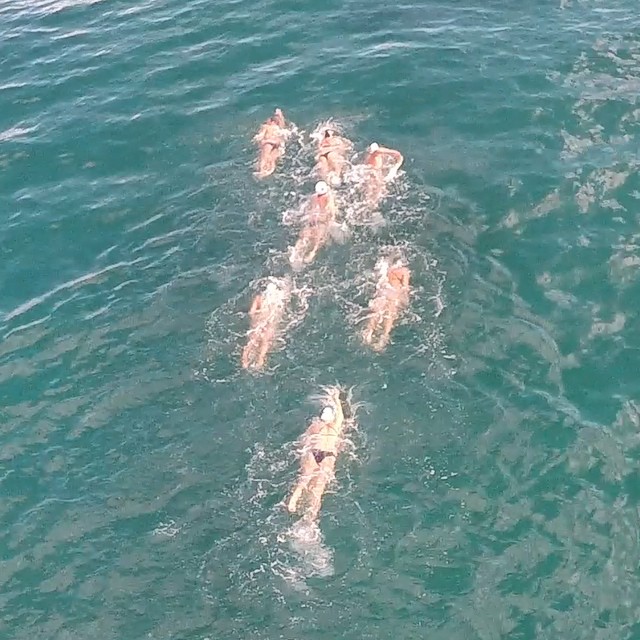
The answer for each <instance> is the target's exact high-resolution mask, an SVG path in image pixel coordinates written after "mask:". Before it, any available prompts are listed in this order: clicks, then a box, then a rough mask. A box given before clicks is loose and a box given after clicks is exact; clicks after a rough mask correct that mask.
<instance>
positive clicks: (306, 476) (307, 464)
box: [287, 453, 318, 513]
mask: <svg viewBox="0 0 640 640" xmlns="http://www.w3.org/2000/svg"><path fill="white" fill-rule="evenodd" d="M300 467H301V468H300V477H299V479H298V482H297V483H296V486H295V488H294V490H293V492H292V493H291V497H290V498H289V502H287V509H288V510H289V512H290V513H293V512H294V511H295V510H296V509H297V508H298V501H299V500H300V496H301V495H302V493H303V491H304V490H305V489H306V488H307V487H308V485H309V483H310V482H311V480H312V479H313V477H314V475H315V473H316V472H317V471H318V463H317V462H316V459H315V458H314V457H313V454H311V453H306V454H305V455H304V458H303V459H302V461H301V463H300Z"/></svg>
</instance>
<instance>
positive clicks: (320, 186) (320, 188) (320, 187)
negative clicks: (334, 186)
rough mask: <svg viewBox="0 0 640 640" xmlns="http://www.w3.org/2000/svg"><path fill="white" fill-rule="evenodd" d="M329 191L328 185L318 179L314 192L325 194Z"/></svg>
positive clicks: (320, 194)
mask: <svg viewBox="0 0 640 640" xmlns="http://www.w3.org/2000/svg"><path fill="white" fill-rule="evenodd" d="M327 193H329V186H328V185H327V183H326V182H325V181H324V180H320V182H316V194H317V195H319V196H325V195H327Z"/></svg>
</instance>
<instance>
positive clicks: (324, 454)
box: [311, 449, 336, 464]
mask: <svg viewBox="0 0 640 640" xmlns="http://www.w3.org/2000/svg"><path fill="white" fill-rule="evenodd" d="M311 455H312V456H313V457H314V459H315V461H316V463H317V464H321V463H322V461H323V460H324V459H325V458H328V457H329V456H334V457H335V455H336V454H335V453H333V451H320V449H314V450H313V451H312V452H311Z"/></svg>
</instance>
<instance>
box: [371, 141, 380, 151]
mask: <svg viewBox="0 0 640 640" xmlns="http://www.w3.org/2000/svg"><path fill="white" fill-rule="evenodd" d="M379 148H380V145H379V144H378V143H377V142H372V143H371V144H370V145H369V151H371V153H373V152H374V151H377V150H378V149H379Z"/></svg>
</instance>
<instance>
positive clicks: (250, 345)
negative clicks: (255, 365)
mask: <svg viewBox="0 0 640 640" xmlns="http://www.w3.org/2000/svg"><path fill="white" fill-rule="evenodd" d="M255 350H256V343H255V339H254V338H253V336H250V337H249V340H248V342H247V344H246V345H245V346H244V349H243V350H242V358H241V364H242V368H243V369H248V368H249V367H251V363H252V362H253V360H254V355H255Z"/></svg>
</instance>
